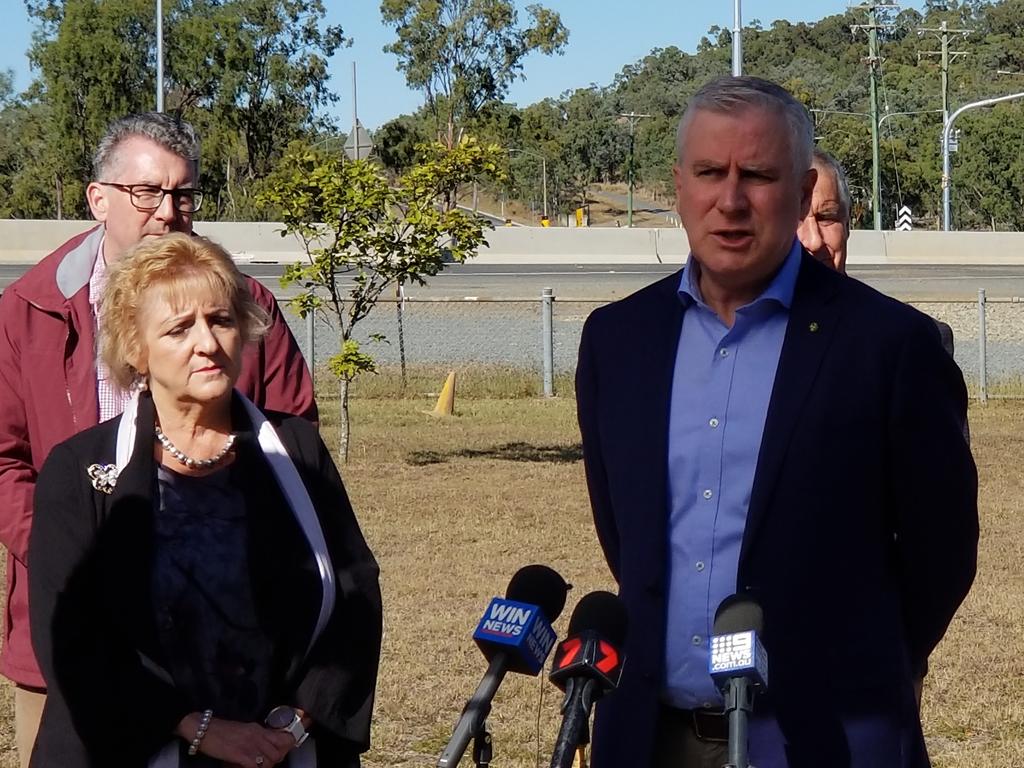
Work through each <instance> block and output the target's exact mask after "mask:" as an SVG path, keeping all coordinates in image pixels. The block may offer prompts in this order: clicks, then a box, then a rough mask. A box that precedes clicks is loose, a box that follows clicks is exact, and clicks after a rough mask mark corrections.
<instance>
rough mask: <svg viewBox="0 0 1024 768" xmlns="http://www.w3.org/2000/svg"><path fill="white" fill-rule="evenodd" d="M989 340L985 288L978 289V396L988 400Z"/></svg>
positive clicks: (985, 400) (983, 401)
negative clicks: (986, 331) (986, 322)
mask: <svg viewBox="0 0 1024 768" xmlns="http://www.w3.org/2000/svg"><path fill="white" fill-rule="evenodd" d="M987 345H988V341H987V338H986V333H985V289H984V288H979V289H978V398H979V399H980V400H981V402H982V404H984V403H987V402H988V359H987V353H988V349H987Z"/></svg>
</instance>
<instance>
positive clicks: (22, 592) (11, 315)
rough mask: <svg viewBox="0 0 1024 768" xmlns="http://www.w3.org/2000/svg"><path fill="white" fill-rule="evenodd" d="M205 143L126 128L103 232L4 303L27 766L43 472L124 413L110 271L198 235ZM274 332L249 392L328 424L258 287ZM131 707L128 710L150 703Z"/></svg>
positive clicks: (5, 512) (8, 528)
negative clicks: (34, 558)
mask: <svg viewBox="0 0 1024 768" xmlns="http://www.w3.org/2000/svg"><path fill="white" fill-rule="evenodd" d="M198 184H199V138H198V137H197V135H196V132H195V131H194V130H193V128H192V126H190V125H189V124H188V123H185V122H183V121H179V120H177V119H176V118H174V117H172V116H170V115H166V114H158V113H149V114H142V115H133V116H129V117H125V118H122V119H120V120H117V121H115V122H114V123H113V124H112V125H111V126H110V127H109V129H108V131H107V133H106V135H105V136H104V138H103V139H102V140H101V141H100V143H99V146H98V147H97V149H96V154H95V156H94V160H93V181H92V182H91V183H90V184H89V186H88V188H87V190H86V196H87V198H88V203H89V208H90V210H91V211H92V214H93V216H94V218H95V219H96V220H97V221H98V222H99V225H98V226H96V227H94V228H92V229H90V230H89V231H87V232H83V233H82V234H80V235H77V236H76V237H73V238H72V239H71V240H69V241H68V242H66V243H64V244H63V245H62V246H60V247H59V248H58V249H57V250H56V251H54V252H53V253H51V254H50V255H48V256H47V257H46V258H44V259H43V260H42V261H41V262H40V263H39V264H38V265H36V266H35V267H33V268H32V269H30V270H29V271H28V272H26V273H25V275H23V276H22V277H21V278H20V279H19V280H17V281H16V282H14V283H13V284H12V285H11V286H9V287H8V288H7V290H5V291H4V292H3V296H2V298H0V543H3V545H4V547H6V549H7V599H8V603H7V612H6V621H5V634H4V643H3V651H2V655H0V673H2V674H3V675H4V676H5V677H8V678H10V679H11V680H12V681H14V683H15V685H16V686H17V687H16V689H15V727H16V732H17V744H18V751H19V759H20V761H21V764H22V765H23V766H24V765H27V763H28V759H29V752H30V751H31V747H32V743H33V741H34V740H35V733H36V729H37V728H38V725H39V716H40V714H41V712H42V706H43V701H44V699H45V690H44V688H43V686H44V682H43V678H42V675H41V673H40V671H39V665H38V663H37V661H36V659H35V656H34V654H33V652H32V646H31V639H30V636H29V624H28V579H27V570H26V568H27V565H28V563H27V552H28V538H29V530H30V528H31V524H32V496H33V492H34V490H35V482H36V475H37V472H38V470H39V468H40V467H42V465H43V462H44V461H45V460H46V457H47V456H48V455H49V453H50V450H51V449H52V448H53V446H54V445H56V444H57V443H59V442H62V441H64V440H66V439H67V438H69V437H71V436H72V435H73V434H75V433H77V432H80V431H81V430H83V429H85V428H87V427H91V426H93V425H95V424H97V423H99V422H100V421H105V420H107V419H109V418H111V417H113V416H117V415H118V414H120V413H121V410H122V408H123V407H124V405H125V403H126V402H127V401H128V400H129V398H130V395H131V393H130V392H124V391H122V390H120V389H119V388H118V387H117V386H116V385H115V384H114V382H113V381H112V380H111V379H110V378H109V376H108V373H107V371H106V370H105V369H104V367H103V365H102V364H98V363H97V357H96V328H97V322H98V319H97V316H96V308H97V306H98V303H99V297H100V295H101V293H102V289H103V285H104V283H105V274H106V269H107V265H108V264H111V263H113V262H115V261H117V259H118V258H120V256H121V255H122V254H124V253H125V252H127V251H128V250H129V249H131V248H132V247H133V246H135V245H136V244H137V243H139V242H141V241H143V240H144V239H146V238H150V237H156V236H160V235H164V234H167V233H168V232H185V233H191V232H192V219H193V215H194V214H195V212H196V211H197V210H198V208H199V206H200V204H201V202H202V193H201V191H200V190H199V189H198V188H197V187H198ZM248 285H249V288H250V290H251V291H252V293H253V297H254V298H255V299H256V301H257V303H259V304H260V306H262V307H263V308H264V309H265V310H266V311H267V312H268V313H269V315H270V328H269V330H268V333H267V335H266V336H265V337H264V339H263V340H262V341H261V342H260V343H259V344H258V345H252V346H251V347H250V348H248V349H247V350H246V353H245V356H244V359H243V365H242V373H241V377H240V379H239V381H238V384H237V386H238V388H239V389H240V390H241V391H242V392H244V393H245V394H246V395H247V396H248V397H249V398H250V399H251V400H252V401H253V402H254V403H256V405H258V406H259V407H261V408H264V409H267V410H274V411H280V412H283V413H290V414H295V415H300V416H305V417H307V418H309V419H313V420H315V419H316V416H317V411H316V403H315V401H314V399H313V384H312V379H311V378H310V375H309V370H308V369H307V367H306V363H305V361H304V360H303V358H302V354H301V353H300V351H299V348H298V345H297V344H296V343H295V339H294V337H293V336H292V334H291V332H290V331H289V330H288V326H287V324H286V322H285V320H284V317H283V316H282V314H281V311H280V308H279V307H278V306H277V304H276V302H275V301H274V297H273V295H272V294H271V293H270V291H268V290H267V289H266V288H264V287H263V286H262V285H260V284H259V283H257V282H256V281H255V280H252V279H248ZM144 705H145V703H144V702H125V706H144Z"/></svg>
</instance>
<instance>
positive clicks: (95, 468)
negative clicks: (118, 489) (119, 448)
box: [85, 464, 118, 496]
mask: <svg viewBox="0 0 1024 768" xmlns="http://www.w3.org/2000/svg"><path fill="white" fill-rule="evenodd" d="M85 473H86V474H87V475H89V481H90V482H91V483H92V487H93V488H95V489H96V490H97V491H99V492H100V493H105V494H107V495H108V496H109V495H110V494H111V493H113V492H114V486H115V485H117V475H118V471H117V465H116V464H90V465H89V467H88V468H87V469H86V470H85Z"/></svg>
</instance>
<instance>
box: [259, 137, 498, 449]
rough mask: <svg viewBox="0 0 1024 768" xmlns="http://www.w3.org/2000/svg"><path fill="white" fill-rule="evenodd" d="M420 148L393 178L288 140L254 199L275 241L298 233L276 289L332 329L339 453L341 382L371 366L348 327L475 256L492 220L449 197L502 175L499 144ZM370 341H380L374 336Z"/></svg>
mask: <svg viewBox="0 0 1024 768" xmlns="http://www.w3.org/2000/svg"><path fill="white" fill-rule="evenodd" d="M419 153H420V156H419V158H418V161H417V162H416V163H414V164H413V165H412V166H411V167H410V168H409V170H407V171H406V172H405V173H403V174H402V175H401V176H399V177H398V178H397V179H396V180H395V181H394V182H391V181H389V179H388V177H387V175H386V174H385V173H384V171H383V170H382V169H381V168H379V167H378V166H377V165H376V164H375V163H373V162H371V161H369V160H354V161H353V160H346V159H343V158H342V157H341V156H339V155H337V154H330V153H327V152H324V151H323V150H322V149H319V148H317V147H311V146H310V145H308V144H306V143H303V142H295V143H293V144H292V145H291V146H290V147H289V148H288V151H287V152H286V153H285V155H284V157H282V158H281V161H280V162H279V163H278V165H277V167H276V168H275V169H274V171H273V172H272V173H271V174H270V175H269V176H268V177H267V179H266V180H265V182H264V183H262V184H261V185H260V192H259V193H258V195H257V197H258V200H259V201H260V203H261V204H263V205H266V206H268V207H270V208H272V209H274V211H275V212H276V213H277V215H278V216H279V217H280V220H281V221H282V222H284V229H283V230H282V232H281V235H282V237H286V236H289V235H292V236H294V237H296V238H298V240H299V241H300V242H301V243H302V246H303V249H304V250H305V252H306V255H307V257H308V260H307V261H306V262H305V263H300V264H293V265H291V266H289V267H288V268H287V270H286V271H285V274H284V276H283V277H282V278H281V284H282V285H283V286H285V287H293V288H298V292H297V294H296V295H295V297H294V298H293V299H291V301H290V303H291V306H292V307H293V308H294V309H295V310H296V311H298V313H299V314H300V315H302V316H306V315H308V314H309V313H310V312H322V313H325V314H326V315H327V316H328V317H329V318H330V319H331V320H332V321H333V322H334V323H335V324H336V325H337V327H338V328H339V330H340V340H341V351H340V353H339V354H337V355H335V356H334V357H332V358H331V359H330V361H329V363H328V366H329V368H330V370H331V372H332V373H333V374H334V375H335V376H337V377H338V378H339V379H340V380H341V391H342V397H341V411H342V413H341V418H342V428H341V445H340V452H339V453H340V456H341V457H342V458H345V457H347V456H348V443H349V412H348V396H347V392H348V385H349V383H350V382H351V381H352V380H353V379H354V378H355V377H356V376H358V375H359V374H360V373H364V372H373V371H375V370H376V365H375V363H374V361H373V358H372V356H370V355H369V354H368V353H366V352H364V351H363V350H362V349H361V347H360V345H359V343H358V342H357V341H356V340H355V339H354V338H353V336H352V333H353V330H354V329H355V327H356V326H357V325H358V324H359V322H360V321H361V320H363V319H364V318H365V317H366V316H367V315H368V314H369V313H370V311H371V310H372V309H373V307H374V306H375V305H376V304H377V301H378V300H379V299H380V297H381V296H382V295H383V293H384V291H385V290H386V289H387V288H389V287H391V286H394V285H402V284H404V283H416V284H418V285H423V284H424V283H425V281H426V279H427V278H428V277H432V276H433V275H436V274H437V273H438V272H440V271H441V270H442V269H443V268H444V265H445V264H446V263H448V262H452V261H454V262H462V261H465V260H466V259H467V258H469V257H470V256H472V255H473V254H474V253H476V251H477V249H478V248H479V247H480V246H481V245H482V244H483V242H484V228H485V227H489V226H490V225H489V224H488V223H487V220H486V219H483V218H482V217H479V216H476V215H475V214H471V213H467V212H465V211H462V210H459V209H458V208H455V207H454V206H453V205H451V201H452V199H453V198H454V195H455V191H456V190H457V189H458V187H459V185H461V184H465V183H467V182H470V181H474V180H476V179H494V180H497V179H499V178H500V175H501V162H502V160H503V159H504V154H503V153H502V151H501V149H500V148H499V147H498V146H496V145H487V146H484V145H481V144H480V143H478V142H477V141H475V140H474V139H469V138H465V139H463V140H462V141H460V142H459V143H458V144H457V145H456V146H455V147H452V148H448V147H445V146H443V145H440V144H425V145H421V146H420V147H419ZM339 280H344V281H346V282H347V283H348V284H349V285H350V286H351V287H349V288H347V289H345V288H343V287H341V286H340V285H339ZM371 341H376V342H380V341H385V339H384V337H383V336H380V335H375V336H373V337H371Z"/></svg>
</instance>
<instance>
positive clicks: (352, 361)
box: [327, 339, 377, 381]
mask: <svg viewBox="0 0 1024 768" xmlns="http://www.w3.org/2000/svg"><path fill="white" fill-rule="evenodd" d="M327 370H329V371H330V372H331V373H333V374H334V375H335V376H336V377H338V378H339V379H341V380H343V381H352V380H353V379H354V378H355V377H356V376H358V375H359V374H360V373H376V372H377V364H376V363H375V362H374V360H373V358H372V357H370V356H369V355H368V354H366V353H365V352H363V351H361V350H360V348H359V342H358V341H356V340H355V339H345V341H344V342H342V344H341V352H340V353H338V354H337V355H333V356H332V357H330V358H328V360H327Z"/></svg>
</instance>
